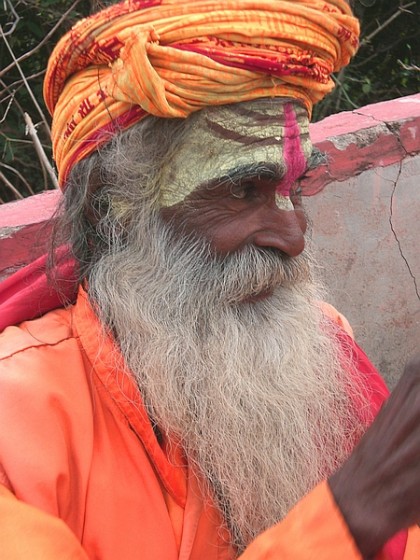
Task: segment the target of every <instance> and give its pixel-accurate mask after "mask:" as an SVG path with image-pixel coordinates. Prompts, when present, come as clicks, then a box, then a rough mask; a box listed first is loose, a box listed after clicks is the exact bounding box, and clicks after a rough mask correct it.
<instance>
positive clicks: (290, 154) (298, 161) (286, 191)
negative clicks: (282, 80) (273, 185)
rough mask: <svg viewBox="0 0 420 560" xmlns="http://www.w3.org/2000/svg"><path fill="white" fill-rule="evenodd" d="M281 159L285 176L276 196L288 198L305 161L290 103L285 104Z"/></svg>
mask: <svg viewBox="0 0 420 560" xmlns="http://www.w3.org/2000/svg"><path fill="white" fill-rule="evenodd" d="M284 116H285V122H286V126H285V128H284V145H283V157H284V161H285V164H286V169H287V171H286V174H285V176H284V179H283V181H282V182H281V185H279V188H278V190H277V192H278V194H281V195H283V196H286V197H288V196H289V195H290V189H291V187H292V185H293V182H294V180H295V179H296V178H297V177H299V176H300V175H302V174H303V173H304V172H305V169H306V159H305V155H304V153H303V147H302V142H301V131H300V128H299V123H298V120H297V118H296V112H295V110H294V107H293V105H292V103H285V105H284Z"/></svg>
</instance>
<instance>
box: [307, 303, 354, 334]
mask: <svg viewBox="0 0 420 560" xmlns="http://www.w3.org/2000/svg"><path fill="white" fill-rule="evenodd" d="M316 303H317V305H318V307H319V308H320V309H321V311H322V312H323V313H324V315H325V316H326V317H328V318H329V319H331V320H332V321H334V323H336V324H337V325H338V326H339V327H340V328H341V329H342V330H343V331H344V332H346V333H347V334H348V335H349V336H350V337H351V338H353V339H354V333H353V329H352V328H351V325H350V323H349V322H348V320H347V319H346V317H345V316H344V315H343V314H342V313H340V312H339V311H337V309H336V308H335V307H334V306H333V305H331V304H330V303H327V302H326V301H317V302H316Z"/></svg>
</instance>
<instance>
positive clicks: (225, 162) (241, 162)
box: [161, 98, 312, 206]
mask: <svg viewBox="0 0 420 560" xmlns="http://www.w3.org/2000/svg"><path fill="white" fill-rule="evenodd" d="M188 120H189V122H188V123H187V129H186V132H185V134H184V135H183V137H182V138H181V139H180V141H179V144H178V146H177V148H176V149H175V150H174V152H173V154H172V156H171V157H170V158H169V160H168V161H167V162H166V163H165V165H164V167H163V169H162V174H161V185H162V191H161V192H162V196H161V204H162V206H171V205H173V204H176V203H178V202H181V201H182V200H184V199H185V198H186V197H187V196H188V195H189V194H190V193H191V192H192V191H194V190H195V189H196V188H197V187H199V186H202V185H203V184H206V183H210V182H212V181H214V180H215V179H216V178H218V177H222V176H225V177H229V176H231V175H235V176H237V175H238V170H240V169H247V168H249V167H250V166H252V165H255V164H261V165H266V164H268V165H269V166H270V168H273V167H275V168H278V174H279V176H282V177H284V178H285V184H284V189H285V192H284V193H281V194H287V189H288V188H290V185H289V183H290V184H291V182H293V181H295V180H296V179H297V178H298V177H299V176H300V175H301V174H302V173H304V171H305V169H306V165H307V159H308V157H309V155H310V153H311V150H312V146H311V143H310V140H309V120H308V114H307V111H306V109H305V108H304V107H303V106H302V105H300V104H299V103H297V102H295V101H293V100H289V99H284V98H272V99H268V98H264V99H257V100H253V101H247V102H242V103H236V104H232V105H224V106H219V107H217V106H216V107H208V108H206V109H203V110H201V111H199V112H197V113H195V114H193V115H191V116H190V117H188Z"/></svg>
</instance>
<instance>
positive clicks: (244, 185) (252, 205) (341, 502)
mask: <svg viewBox="0 0 420 560" xmlns="http://www.w3.org/2000/svg"><path fill="white" fill-rule="evenodd" d="M279 182H281V177H278V176H274V175H272V176H270V174H269V173H267V174H266V176H262V175H261V174H259V175H258V176H254V177H252V176H245V177H244V178H243V180H242V181H239V183H238V184H236V185H233V186H232V184H227V183H226V184H223V183H221V184H218V185H217V184H216V185H215V184H212V185H210V186H209V185H202V186H200V187H199V188H198V189H196V190H195V191H194V192H193V193H192V194H191V195H189V196H188V198H187V199H186V200H185V201H183V202H181V203H178V204H176V205H175V206H172V207H170V208H165V209H163V210H162V217H163V218H164V220H165V221H167V222H171V223H172V224H173V225H174V227H175V229H176V230H177V231H178V232H179V234H180V235H185V234H189V233H191V232H194V233H195V234H199V235H202V236H204V237H205V238H206V239H207V240H209V242H210V245H211V247H212V248H213V250H214V252H215V253H217V254H220V255H226V254H228V253H231V252H234V251H240V250H241V249H242V248H243V247H245V246H246V245H247V244H254V245H255V246H257V247H268V248H274V249H277V250H279V251H281V252H282V253H284V255H287V256H288V257H292V258H293V257H296V256H297V255H299V254H300V253H301V251H302V250H303V248H304V233H305V230H306V219H305V215H304V212H303V209H302V206H301V201H300V196H299V195H298V193H295V192H294V191H292V192H291V197H290V198H291V201H292V203H293V209H290V210H284V209H281V208H279V207H278V206H277V203H276V189H277V188H278V186H279ZM269 295H270V294H261V297H269ZM255 299H260V298H258V296H257V297H256V298H255ZM329 483H330V487H331V490H332V492H333V495H334V497H335V499H336V502H337V504H338V506H339V508H340V510H341V512H342V514H343V516H344V518H345V520H346V522H347V524H348V527H349V529H350V531H351V533H352V535H353V537H354V540H355V542H356V543H357V545H358V547H359V549H360V552H361V554H362V556H363V557H364V558H366V559H369V558H373V557H374V555H375V554H376V553H377V552H378V551H379V550H380V549H381V548H382V546H383V545H384V544H385V543H386V542H387V541H388V540H389V539H390V538H391V537H392V536H393V535H395V534H396V533H397V532H398V531H400V530H401V529H405V528H408V527H410V526H412V525H415V524H416V523H419V522H420V357H418V358H417V359H416V360H414V361H412V362H411V363H410V364H409V365H408V366H407V367H406V368H405V370H404V373H403V376H402V377H401V380H400V382H399V383H398V385H397V387H396V389H395V390H394V392H393V393H392V396H391V397H390V399H389V400H388V402H387V403H386V404H385V406H384V407H383V408H382V410H381V412H380V413H379V415H378V416H377V418H376V419H375V421H374V422H373V424H372V426H371V427H370V428H369V429H368V430H367V432H366V434H365V436H364V437H363V439H362V440H361V442H360V443H359V445H358V446H357V447H356V448H355V450H354V452H353V453H352V455H351V457H350V458H349V459H348V461H347V462H346V463H345V464H344V465H343V466H342V468H341V469H340V470H339V471H338V472H337V473H335V474H334V475H333V476H332V477H331V479H330V481H329Z"/></svg>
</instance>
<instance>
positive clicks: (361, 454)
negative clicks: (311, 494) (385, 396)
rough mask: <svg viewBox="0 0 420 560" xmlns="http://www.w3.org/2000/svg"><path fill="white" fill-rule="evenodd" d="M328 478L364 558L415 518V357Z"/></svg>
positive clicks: (419, 430)
mask: <svg viewBox="0 0 420 560" xmlns="http://www.w3.org/2000/svg"><path fill="white" fill-rule="evenodd" d="M329 482H330V487H331V490H332V492H333V494H334V496H335V499H336V501H337V504H338V506H339V507H340V509H341V511H342V513H343V516H344V518H345V520H346V522H347V524H348V526H349V528H350V531H351V533H352V534H353V536H354V539H355V541H356V543H357V545H358V547H359V549H360V551H361V552H362V555H363V557H364V558H373V557H374V555H375V554H376V553H377V552H378V551H379V550H380V549H381V548H382V546H383V545H384V544H385V543H386V542H387V541H388V540H389V539H390V538H391V537H392V536H393V535H395V534H396V533H397V532H398V531H400V530H401V529H406V528H409V527H410V526H412V525H415V524H416V523H420V356H417V357H416V358H415V359H413V360H412V361H411V362H410V363H409V364H408V365H407V366H406V368H405V370H404V373H403V375H402V377H401V379H400V381H399V383H398V385H397V387H396V388H395V389H394V391H393V393H392V395H391V397H390V398H389V400H388V401H387V402H386V404H385V405H384V406H383V407H382V410H381V411H380V413H379V414H378V416H377V417H376V419H375V421H374V422H373V424H372V425H371V427H370V428H369V429H368V430H367V432H366V434H365V435H364V437H363V438H362V440H361V441H360V443H359V445H358V446H357V447H356V449H355V450H354V451H353V453H352V455H351V457H350V458H349V459H348V461H347V462H346V463H345V464H344V465H343V466H342V468H341V469H340V470H339V471H338V472H337V473H335V474H334V475H333V476H332V477H331V479H330V481H329Z"/></svg>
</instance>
